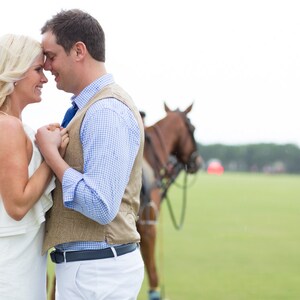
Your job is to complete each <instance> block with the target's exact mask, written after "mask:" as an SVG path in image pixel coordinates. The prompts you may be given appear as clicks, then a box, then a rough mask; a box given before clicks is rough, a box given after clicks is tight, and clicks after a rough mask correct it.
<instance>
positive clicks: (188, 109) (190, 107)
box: [184, 103, 194, 115]
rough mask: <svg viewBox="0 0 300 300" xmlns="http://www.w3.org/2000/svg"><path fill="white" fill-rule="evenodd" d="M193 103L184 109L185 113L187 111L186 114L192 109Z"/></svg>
mask: <svg viewBox="0 0 300 300" xmlns="http://www.w3.org/2000/svg"><path fill="white" fill-rule="evenodd" d="M193 104H194V103H192V104H191V105H190V106H189V107H188V108H187V109H186V110H185V111H184V113H185V114H186V115H187V114H188V113H189V112H190V111H191V110H192V108H193Z"/></svg>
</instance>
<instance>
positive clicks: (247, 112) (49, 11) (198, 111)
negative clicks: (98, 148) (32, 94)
mask: <svg viewBox="0 0 300 300" xmlns="http://www.w3.org/2000/svg"><path fill="white" fill-rule="evenodd" d="M62 8H80V9H83V10H85V11H87V12H89V13H91V14H92V15H93V16H94V17H96V18H97V19H98V20H99V22H100V24H101V25H102V27H103V29H104V31H105V34H106V49H107V55H106V59H107V62H106V66H107V70H108V72H110V73H112V74H113V75H114V78H115V80H116V81H117V82H118V83H119V84H121V85H122V86H123V87H124V88H125V89H126V90H127V91H128V92H129V93H130V94H131V96H132V98H133V100H134V101H135V103H136V105H137V107H138V108H139V109H140V110H144V111H145V112H146V114H147V117H146V123H147V124H148V125H151V124H153V123H154V122H156V121H157V120H158V119H160V118H162V117H163V116H164V106H163V103H164V102H166V103H167V105H168V106H169V107H170V108H171V109H176V108H180V109H185V108H186V107H188V106H189V105H190V104H191V103H194V105H193V110H192V112H191V113H190V118H191V121H192V123H193V124H194V125H195V126H196V139H197V141H198V142H200V143H203V144H211V143H224V144H245V143H257V142H273V143H278V144H284V143H294V144H297V145H298V146H300V128H299V123H300V118H299V107H300V105H299V99H300V90H299V88H300V17H299V16H300V1H297V0H294V1H289V0H282V1H276V0H252V1H243V0H236V1H233V0H229V1H226V0H216V1H213V0H206V1H202V0H185V1H177V0H152V1H143V0H109V1H108V0H106V1H101V0H98V1H95V0H84V1H83V0H80V1H76V0H72V1H66V0H60V1H57V0H51V1H49V0H48V1H42V2H37V1H34V0H27V1H21V0H20V1H10V2H6V4H5V8H4V7H3V8H2V9H1V18H0V34H1V35H2V34H5V33H21V34H28V35H31V36H33V37H35V38H37V39H39V40H40V39H41V36H40V28H41V26H42V25H43V24H44V22H45V21H46V20H47V19H49V18H50V17H51V16H52V15H53V14H55V13H56V12H58V11H60V10H61V9H62ZM46 76H47V77H48V79H49V83H48V84H46V85H45V86H44V89H43V101H42V103H40V104H34V105H31V106H28V107H27V108H26V109H25V110H24V113H23V121H24V122H26V123H27V124H29V125H31V126H32V127H33V128H35V129H36V128H38V127H39V126H42V125H44V124H46V123H49V122H54V121H58V122H60V121H61V119H62V117H63V115H64V112H65V110H66V109H67V108H68V107H69V105H70V101H69V99H70V96H71V95H70V94H66V93H64V92H62V91H58V90H56V87H55V83H54V82H53V79H52V76H51V74H50V73H49V72H46Z"/></svg>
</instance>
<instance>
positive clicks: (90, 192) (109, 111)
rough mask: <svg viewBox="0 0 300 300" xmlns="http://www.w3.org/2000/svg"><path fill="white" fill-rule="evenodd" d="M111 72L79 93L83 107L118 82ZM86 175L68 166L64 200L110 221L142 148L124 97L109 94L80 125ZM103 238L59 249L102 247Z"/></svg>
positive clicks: (69, 205)
mask: <svg viewBox="0 0 300 300" xmlns="http://www.w3.org/2000/svg"><path fill="white" fill-rule="evenodd" d="M113 82H114V80H113V77H112V75H111V74H106V75H104V76H102V77H100V78H99V79H97V80H96V81H94V82H93V83H91V84H90V85H89V86H87V87H86V88H85V89H84V90H83V91H82V92H81V93H80V94H79V95H78V96H76V97H75V96H73V97H72V99H71V100H72V101H75V103H76V104H77V106H78V107H79V110H80V109H82V108H83V107H84V106H85V104H86V103H87V102H88V101H89V100H90V99H91V98H92V97H93V96H94V95H95V94H96V93H97V92H98V91H100V90H101V89H102V88H103V87H105V86H106V85H108V84H111V83H113ZM80 140H81V143H82V148H83V157H84V166H83V173H80V172H78V171H76V170H74V169H72V168H68V169H67V170H66V171H65V173H64V175H63V180H62V189H63V202H64V205H65V206H66V207H67V208H70V209H73V210H76V211H78V212H80V213H81V214H83V215H85V216H86V217H88V218H90V219H92V220H94V221H96V222H98V223H100V224H108V223H110V222H111V221H112V220H113V219H114V218H115V216H116V214H117V212H118V210H119V206H120V203H121V200H122V196H123V194H124V191H125V187H126V186H127V183H128V181H129V177H130V173H131V170H132V167H133V163H134V160H135V157H136V155H137V152H138V149H139V146H140V130H139V126H138V124H137V121H136V119H135V117H134V115H133V113H132V111H131V110H130V109H129V108H128V107H127V106H126V105H124V104H123V103H122V102H120V101H119V100H116V99H114V98H107V99H103V100H101V101H97V102H96V103H94V104H93V105H92V106H91V107H90V108H89V109H88V111H87V112H86V115H85V118H84V119H83V122H82V126H81V129H80ZM109 246H111V245H109V244H107V243H106V242H105V241H103V242H71V243H65V244H60V245H58V246H57V247H56V248H57V249H60V250H62V251H74V250H85V249H103V248H106V247H109Z"/></svg>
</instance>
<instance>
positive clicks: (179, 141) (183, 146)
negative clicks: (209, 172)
mask: <svg viewBox="0 0 300 300" xmlns="http://www.w3.org/2000/svg"><path fill="white" fill-rule="evenodd" d="M164 107H165V111H166V113H167V117H168V118H169V119H170V122H171V124H173V125H172V126H173V127H174V129H173V130H169V134H172V135H173V145H172V150H171V154H172V156H173V158H174V157H176V159H177V160H178V162H179V163H181V164H182V165H183V166H184V170H185V171H186V172H187V173H190V174H193V173H196V172H197V171H198V170H199V169H200V168H201V166H202V161H203V160H202V158H201V156H200V154H199V153H198V151H197V143H196V140H195V137H194V132H195V126H194V125H193V124H192V123H191V121H190V119H189V118H188V116H187V115H188V113H189V112H190V111H191V110H192V107H193V104H191V105H190V106H189V107H188V108H187V109H185V110H184V111H180V110H179V109H176V110H174V111H172V110H170V109H169V107H168V106H167V104H166V103H164ZM171 159H172V158H171Z"/></svg>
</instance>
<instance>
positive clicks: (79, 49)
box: [72, 42, 87, 59]
mask: <svg viewBox="0 0 300 300" xmlns="http://www.w3.org/2000/svg"><path fill="white" fill-rule="evenodd" d="M72 49H73V50H74V51H75V54H76V57H77V58H79V59H81V58H82V57H83V56H85V54H86V51H87V49H86V46H85V44H84V43H83V42H77V43H76V44H75V45H74V46H73V48H72Z"/></svg>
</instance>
